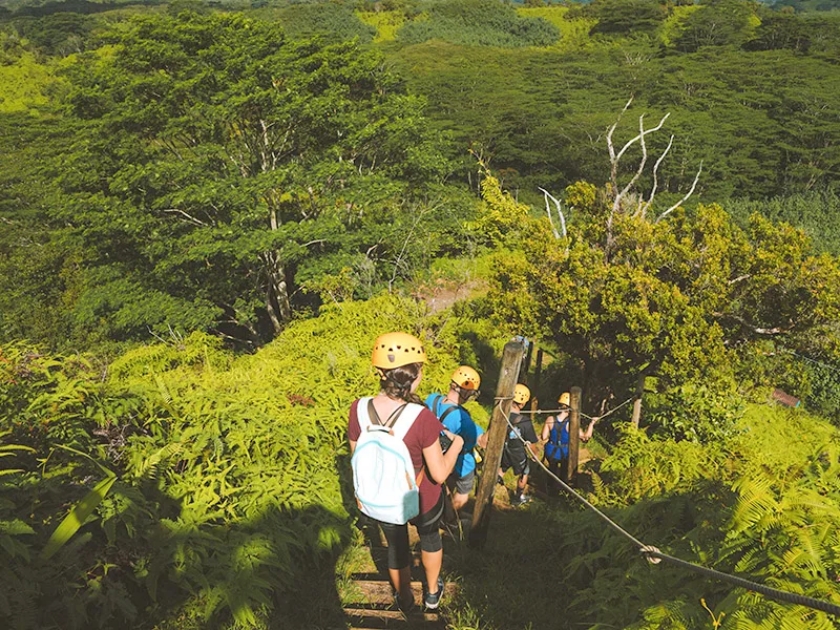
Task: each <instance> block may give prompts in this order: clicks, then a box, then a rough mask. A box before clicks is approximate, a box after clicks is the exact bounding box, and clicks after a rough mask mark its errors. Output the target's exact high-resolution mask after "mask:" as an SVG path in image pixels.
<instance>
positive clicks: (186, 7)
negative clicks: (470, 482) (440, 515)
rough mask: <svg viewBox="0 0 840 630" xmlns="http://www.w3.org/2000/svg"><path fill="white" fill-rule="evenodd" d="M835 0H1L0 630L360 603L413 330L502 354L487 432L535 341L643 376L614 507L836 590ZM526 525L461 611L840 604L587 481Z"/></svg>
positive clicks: (565, 615)
mask: <svg viewBox="0 0 840 630" xmlns="http://www.w3.org/2000/svg"><path fill="white" fill-rule="evenodd" d="M804 5H805V3H803V7H801V9H803V10H799V9H800V7H798V6H797V7H794V8H793V9H791V8H789V7H776V8H774V7H769V6H766V5H762V4H758V3H752V2H746V1H744V0H708V1H704V2H700V3H692V4H687V3H676V4H672V3H666V4H660V3H659V2H656V1H653V0H594V1H593V2H591V3H588V4H564V5H559V4H543V3H540V2H528V3H526V4H525V5H516V4H508V3H501V2H497V1H496V0H438V1H435V2H426V1H418V2H412V1H400V2H397V1H396V0H388V1H386V2H381V3H380V2H377V3H368V2H358V3H341V2H333V3H285V2H276V3H275V2H256V3H253V4H248V5H244V4H243V5H237V4H234V3H227V2H219V3H210V4H201V3H197V2H184V1H181V0H179V1H178V2H173V3H171V4H132V3H93V2H87V1H85V0H74V1H73V2H68V3H56V2H48V3H43V4H33V3H19V4H15V3H7V4H6V5H4V6H5V9H4V10H0V84H2V85H3V86H4V87H3V90H2V94H0V112H2V116H0V149H2V150H0V458H2V459H0V463H1V464H2V466H0V580H2V583H3V584H4V585H8V587H7V588H4V589H3V592H0V626H3V627H10V628H14V629H15V630H30V629H34V628H39V629H47V628H62V629H65V628H72V629H75V628H79V629H81V628H94V627H96V628H114V627H125V628H136V629H138V630H146V629H148V630H152V629H156V630H168V629H175V628H178V629H191V628H195V629H198V628H245V627H247V628H281V627H282V628H301V629H303V628H315V627H324V628H338V627H346V625H344V624H345V623H346V620H345V619H344V617H343V616H342V611H341V603H342V601H345V600H346V598H348V597H350V596H351V594H350V592H349V591H348V588H349V587H348V585H347V576H348V575H350V574H351V573H352V572H353V570H354V567H355V566H356V563H358V553H359V550H360V548H361V547H362V545H363V540H362V537H361V534H360V533H359V531H358V529H357V528H356V519H357V517H358V511H357V508H356V507H355V503H354V501H353V497H352V480H351V479H350V477H349V474H350V473H349V467H348V462H347V459H348V450H347V444H346V440H345V433H344V431H345V428H346V422H347V409H348V408H349V405H350V403H351V402H352V401H353V400H354V399H355V398H356V397H358V396H361V395H367V394H370V393H372V391H373V389H374V388H375V379H374V378H373V374H372V371H371V369H370V366H369V349H370V346H371V344H372V342H373V339H374V338H375V337H376V336H378V335H379V334H381V333H382V332H386V331H388V330H405V331H408V332H411V333H412V334H415V335H417V336H418V337H420V338H421V339H423V340H424V343H426V344H427V348H428V352H429V357H430V362H429V365H428V367H427V371H426V374H425V376H424V381H423V384H422V386H421V389H422V393H423V394H424V395H425V394H428V393H431V392H432V391H436V390H440V389H442V388H444V387H445V386H446V384H447V382H448V375H449V374H450V373H451V371H452V370H453V369H454V368H455V367H456V366H457V365H459V364H462V363H467V364H470V365H474V366H476V368H477V369H478V370H479V371H480V373H481V374H482V375H483V378H484V380H485V382H486V387H483V388H482V389H483V390H486V391H485V393H484V394H483V395H482V397H481V398H479V400H478V401H477V402H473V403H470V405H471V406H470V410H471V412H472V413H473V415H474V417H476V418H477V419H478V420H479V422H481V423H482V424H484V425H485V426H486V425H487V422H488V420H489V418H490V415H491V412H492V409H493V406H494V401H493V391H494V389H495V380H496V378H497V375H498V374H499V369H500V364H499V361H500V357H501V352H502V348H503V346H504V344H505V343H506V342H507V341H509V340H510V339H511V338H512V337H514V336H522V337H525V338H527V339H529V340H532V341H533V342H534V343H536V344H538V345H539V347H540V348H541V349H543V350H544V352H545V359H544V364H541V365H540V369H541V370H542V377H541V379H540V380H535V379H536V376H535V374H534V373H533V372H531V373H529V374H525V375H523V378H524V379H525V380H526V381H528V382H529V384H531V385H532V386H533V388H534V393H535V395H536V396H537V398H538V399H539V400H540V405H541V406H542V408H550V406H551V404H552V403H551V401H553V400H556V397H557V395H558V394H559V392H560V391H563V390H567V389H569V388H570V387H571V386H573V385H577V386H579V387H581V388H582V391H583V405H584V411H585V412H586V413H588V414H591V415H596V414H597V413H599V410H603V409H604V408H609V407H615V406H616V405H619V404H620V403H622V402H625V403H626V401H628V400H631V399H633V398H637V397H640V398H641V405H642V422H641V429H634V428H633V426H632V424H631V423H630V414H631V406H624V407H621V409H620V410H619V411H617V412H616V413H615V414H614V415H612V416H610V419H609V421H605V422H603V423H602V424H599V427H598V430H597V431H596V438H595V443H594V446H592V451H593V453H594V457H593V459H592V460H591V462H589V463H587V465H586V466H585V467H584V469H583V470H582V471H581V476H580V480H581V481H580V483H581V490H582V492H584V493H585V494H586V496H587V498H588V500H590V501H591V502H592V503H593V504H595V505H597V506H598V507H599V508H600V509H603V510H605V511H606V512H608V513H609V514H610V516H611V517H613V518H615V519H616V520H618V521H620V522H621V523H622V524H623V526H625V527H627V528H628V529H630V530H632V531H634V532H636V533H638V534H639V535H644V537H645V539H646V540H648V539H649V542H650V543H651V544H655V545H656V546H657V547H659V548H660V549H662V550H663V551H667V553H670V554H673V555H675V556H678V557H681V558H684V559H685V560H686V561H690V562H694V563H697V564H700V565H703V566H708V567H713V568H715V569H717V570H719V571H722V572H726V573H729V574H736V575H741V576H744V577H747V578H749V579H751V580H754V581H758V582H760V583H763V584H767V585H768V586H772V587H774V588H777V589H783V590H785V591H789V592H792V593H800V594H803V595H807V596H809V597H812V598H817V599H821V600H824V601H827V602H833V603H834V604H835V605H840V588H838V576H840V558H838V554H837V549H838V548H840V541H838V539H837V533H836V529H837V528H836V527H834V525H835V524H836V523H837V522H838V521H840V516H838V510H840V486H838V481H837V478H838V476H837V474H836V473H837V470H838V467H840V441H838V436H837V427H838V426H840V389H838V386H840V377H838V373H840V330H838V321H840V259H838V255H840V214H838V211H840V197H839V196H840V172H838V171H839V170H840V142H838V140H840V72H838V69H837V67H838V60H840V15H838V14H837V13H836V12H834V11H830V10H827V9H829V8H830V7H829V6H823V5H820V7H816V6H811V5H810V4H809V5H808V6H804ZM806 9H807V10H806ZM452 296H455V297H457V298H458V299H457V300H456V301H455V302H454V304H451V302H452ZM441 305H443V306H441ZM776 389H781V390H783V391H785V392H787V393H789V394H791V395H792V396H794V397H795V398H796V399H798V400H799V401H800V406H799V407H797V408H795V409H787V408H783V407H780V406H777V405H775V404H774V403H772V397H771V394H772V392H773V391H774V390H776ZM543 401H548V402H543ZM494 519H495V520H494V525H493V531H491V535H490V543H489V546H488V548H487V549H486V550H483V551H482V552H476V551H474V550H472V551H471V550H469V549H467V548H466V547H459V546H452V547H451V548H448V550H447V566H446V567H445V570H446V571H447V573H448V574H449V575H451V576H453V577H454V578H455V579H456V580H457V581H458V582H459V583H460V585H461V588H460V590H459V594H458V595H457V597H456V598H454V599H453V600H451V601H449V602H447V603H446V605H445V613H446V615H447V621H448V623H449V625H450V627H451V628H453V629H454V630H467V629H469V628H482V630H503V629H505V630H506V629H510V628H569V629H571V628H579V627H591V628H607V627H613V628H628V629H629V628H633V629H650V630H653V629H654V628H656V629H661V628H674V629H676V628H685V629H696V628H702V627H714V628H721V629H726V630H729V629H733V630H734V629H738V630H743V629H745V628H768V629H769V628H791V629H799V628H803V629H804V628H837V627H840V623H838V621H837V620H836V619H835V618H834V617H833V616H831V615H829V614H827V613H825V612H820V611H815V610H812V609H810V608H808V607H806V606H802V605H797V604H786V603H781V602H777V601H773V600H771V599H767V598H763V597H761V596H760V595H757V594H756V593H753V592H750V591H747V590H744V589H741V588H733V587H732V586H731V585H727V584H725V583H718V582H714V581H711V580H709V579H708V578H704V577H702V576H697V575H692V574H690V573H685V572H682V571H680V570H678V569H677V568H674V567H668V568H665V567H653V566H650V565H648V564H647V563H645V562H644V561H643V560H642V559H641V558H639V557H638V556H637V553H636V552H635V551H634V550H633V549H632V548H629V547H627V546H626V545H625V544H624V542H623V541H622V540H621V539H618V538H615V537H614V536H613V535H611V534H610V532H609V530H608V529H604V528H603V527H602V524H601V523H600V521H598V520H597V518H595V517H594V516H593V515H592V513H591V512H589V511H587V510H584V509H582V508H581V507H580V506H579V505H578V504H575V503H574V502H572V501H569V500H564V499H560V500H557V501H554V502H550V501H546V502H542V501H540V502H536V503H535V505H532V506H529V507H528V508H527V509H524V510H521V511H518V512H513V513H510V514H507V515H499V516H498V518H496V517H494ZM557 532H562V535H558V534H557ZM520 565H521V566H523V567H527V575H528V579H527V580H525V581H523V582H522V583H521V584H519V583H517V584H511V581H510V568H511V567H512V566H520ZM557 589H560V590H562V591H563V592H564V593H567V594H568V596H567V597H564V598H562V600H561V601H558V598H557V597H556V596H555V593H556V590H557Z"/></svg>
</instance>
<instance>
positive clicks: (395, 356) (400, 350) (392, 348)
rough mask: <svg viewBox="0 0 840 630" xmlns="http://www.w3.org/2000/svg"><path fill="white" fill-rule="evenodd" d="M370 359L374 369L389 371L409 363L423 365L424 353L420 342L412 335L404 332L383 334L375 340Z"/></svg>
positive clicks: (424, 360)
mask: <svg viewBox="0 0 840 630" xmlns="http://www.w3.org/2000/svg"><path fill="white" fill-rule="evenodd" d="M370 359H371V362H372V363H373V365H374V367H378V368H380V369H383V370H390V369H391V368H395V367H400V366H402V365H408V364H409V363H425V362H426V351H425V350H423V344H422V342H421V341H420V340H419V339H418V338H417V337H415V336H413V335H409V334H408V333H404V332H392V333H385V334H384V335H380V336H379V337H377V338H376V342H375V343H374V344H373V354H372V355H371V358H370Z"/></svg>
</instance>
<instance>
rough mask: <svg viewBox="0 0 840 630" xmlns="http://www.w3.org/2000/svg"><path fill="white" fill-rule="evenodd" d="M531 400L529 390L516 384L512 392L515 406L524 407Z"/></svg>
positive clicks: (520, 384)
mask: <svg viewBox="0 0 840 630" xmlns="http://www.w3.org/2000/svg"><path fill="white" fill-rule="evenodd" d="M530 399H531V390H530V389H528V388H527V387H526V386H525V385H523V384H522V383H517V385H516V387H515V388H514V390H513V402H515V403H516V404H517V405H524V404H525V403H526V402H528V401H529V400H530Z"/></svg>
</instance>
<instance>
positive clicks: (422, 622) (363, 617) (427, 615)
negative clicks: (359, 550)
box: [342, 532, 457, 630]
mask: <svg viewBox="0 0 840 630" xmlns="http://www.w3.org/2000/svg"><path fill="white" fill-rule="evenodd" d="M412 533H413V532H412ZM368 542H369V546H368V550H369V552H370V556H369V560H368V561H367V562H363V563H362V564H364V565H366V566H363V567H359V568H360V569H362V570H364V571H366V572H365V573H354V574H352V575H350V576H349V577H350V583H349V584H347V586H346V588H345V589H342V590H343V591H344V596H343V597H342V600H343V601H344V602H345V603H344V606H343V607H344V616H345V619H346V620H347V627H348V628H349V629H350V630H382V629H383V628H398V629H401V630H410V629H412V628H417V629H418V630H420V629H422V630H445V629H446V616H445V615H446V612H445V609H446V606H447V603H448V602H449V601H451V598H452V596H453V595H454V594H455V593H456V592H457V585H456V584H455V583H452V582H450V583H447V584H445V585H444V590H443V600H442V604H441V608H438V609H437V610H434V611H426V610H424V608H423V582H422V581H421V580H422V579H423V577H424V574H423V567H422V565H421V564H420V554H419V552H415V553H414V554H413V556H412V567H411V590H412V592H413V593H414V603H415V608H414V610H412V611H411V612H410V613H408V614H407V615H406V614H404V613H403V612H402V611H400V610H399V609H397V607H396V606H395V605H394V595H393V589H392V588H391V583H390V582H389V581H388V570H387V566H388V561H387V557H388V556H387V554H388V550H387V549H386V548H385V547H384V546H383V541H382V540H381V539H380V538H379V536H378V535H376V534H374V535H373V536H371V537H369V538H368ZM412 542H416V540H414V537H413V536H412Z"/></svg>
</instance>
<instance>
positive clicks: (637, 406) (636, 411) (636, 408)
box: [633, 370, 645, 429]
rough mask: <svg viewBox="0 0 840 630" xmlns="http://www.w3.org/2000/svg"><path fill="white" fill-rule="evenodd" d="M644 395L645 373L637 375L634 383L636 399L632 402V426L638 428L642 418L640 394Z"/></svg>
mask: <svg viewBox="0 0 840 630" xmlns="http://www.w3.org/2000/svg"><path fill="white" fill-rule="evenodd" d="M644 393H645V373H644V370H642V372H641V373H640V374H639V378H638V380H637V381H636V399H635V400H634V401H633V426H634V427H635V428H637V429H638V428H639V421H640V420H641V418H642V394H644Z"/></svg>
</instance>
